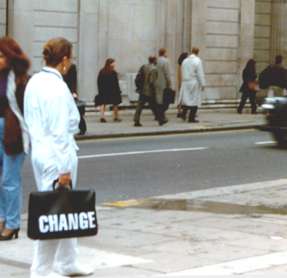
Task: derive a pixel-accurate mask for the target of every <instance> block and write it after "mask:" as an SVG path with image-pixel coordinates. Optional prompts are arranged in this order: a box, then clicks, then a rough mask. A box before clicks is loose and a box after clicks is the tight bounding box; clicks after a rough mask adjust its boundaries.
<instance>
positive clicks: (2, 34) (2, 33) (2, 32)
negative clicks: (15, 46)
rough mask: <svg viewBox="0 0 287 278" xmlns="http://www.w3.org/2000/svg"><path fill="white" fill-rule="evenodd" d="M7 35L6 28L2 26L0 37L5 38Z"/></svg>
mask: <svg viewBox="0 0 287 278" xmlns="http://www.w3.org/2000/svg"><path fill="white" fill-rule="evenodd" d="M5 33H6V26H5V25H3V24H0V37H2V36H5Z"/></svg>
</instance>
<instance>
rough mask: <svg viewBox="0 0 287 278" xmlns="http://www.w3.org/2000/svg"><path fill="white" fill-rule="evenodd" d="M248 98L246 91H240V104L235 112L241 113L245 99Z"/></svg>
mask: <svg viewBox="0 0 287 278" xmlns="http://www.w3.org/2000/svg"><path fill="white" fill-rule="evenodd" d="M247 99H248V94H247V93H242V96H241V101H240V104H239V107H238V109H237V112H238V113H242V110H243V108H244V106H245V104H246V101H247Z"/></svg>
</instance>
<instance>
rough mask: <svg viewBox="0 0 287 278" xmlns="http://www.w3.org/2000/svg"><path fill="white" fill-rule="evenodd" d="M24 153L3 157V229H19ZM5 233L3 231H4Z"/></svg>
mask: <svg viewBox="0 0 287 278" xmlns="http://www.w3.org/2000/svg"><path fill="white" fill-rule="evenodd" d="M24 158H25V155H24V153H21V154H18V155H13V156H10V155H7V154H5V152H4V155H3V172H2V188H3V189H2V190H3V193H4V198H5V202H6V206H5V211H6V219H5V229H9V230H15V229H19V228H20V215H21V200H22V177H21V170H22V165H23V162H24ZM4 232H5V231H4Z"/></svg>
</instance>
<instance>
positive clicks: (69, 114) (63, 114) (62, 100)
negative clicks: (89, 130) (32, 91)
mask: <svg viewBox="0 0 287 278" xmlns="http://www.w3.org/2000/svg"><path fill="white" fill-rule="evenodd" d="M47 106H48V107H47V109H46V111H47V113H48V115H46V118H47V127H48V129H49V133H50V135H51V136H50V137H51V144H52V146H51V147H52V149H53V153H54V157H55V164H56V166H57V169H58V172H59V175H60V174H64V173H71V171H72V165H71V159H70V154H71V153H70V152H71V150H72V147H71V136H72V135H73V134H74V133H75V132H77V130H78V124H79V118H80V117H79V112H78V110H77V107H76V105H75V103H74V100H73V98H72V96H70V94H69V93H67V92H66V91H65V90H63V88H59V94H57V98H51V99H50V101H49V102H48V104H47Z"/></svg>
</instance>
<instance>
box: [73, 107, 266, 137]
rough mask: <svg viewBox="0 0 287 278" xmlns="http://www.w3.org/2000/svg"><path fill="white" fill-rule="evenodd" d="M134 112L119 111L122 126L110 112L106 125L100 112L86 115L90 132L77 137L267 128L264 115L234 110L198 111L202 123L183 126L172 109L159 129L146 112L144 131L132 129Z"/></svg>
mask: <svg viewBox="0 0 287 278" xmlns="http://www.w3.org/2000/svg"><path fill="white" fill-rule="evenodd" d="M133 114H134V110H123V111H120V117H121V119H122V122H120V123H114V122H113V119H112V114H111V112H107V117H106V119H107V121H108V122H107V123H100V121H99V120H100V115H99V112H94V113H87V116H86V120H87V125H88V132H87V134H86V135H85V136H78V137H77V138H78V139H79V140H83V139H97V138H112V137H125V136H145V135H163V134H179V133H192V132H204V131H215V130H216V131H218V130H229V129H247V128H254V127H258V126H260V125H262V124H264V116H263V115H262V114H257V115H251V114H250V112H249V111H248V109H246V112H245V113H243V114H241V115H239V114H237V113H236V110H235V109H232V110H231V109H210V110H205V109H201V110H199V117H198V119H199V121H200V122H199V123H188V122H183V121H182V120H181V119H178V118H177V117H176V109H175V108H172V109H170V110H169V111H168V112H167V113H166V116H167V118H168V120H169V122H168V123H167V124H166V125H164V126H159V125H158V123H157V122H156V121H154V117H153V116H152V114H151V112H150V110H148V109H145V110H144V111H143V115H142V118H141V123H142V125H143V127H134V126H133Z"/></svg>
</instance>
